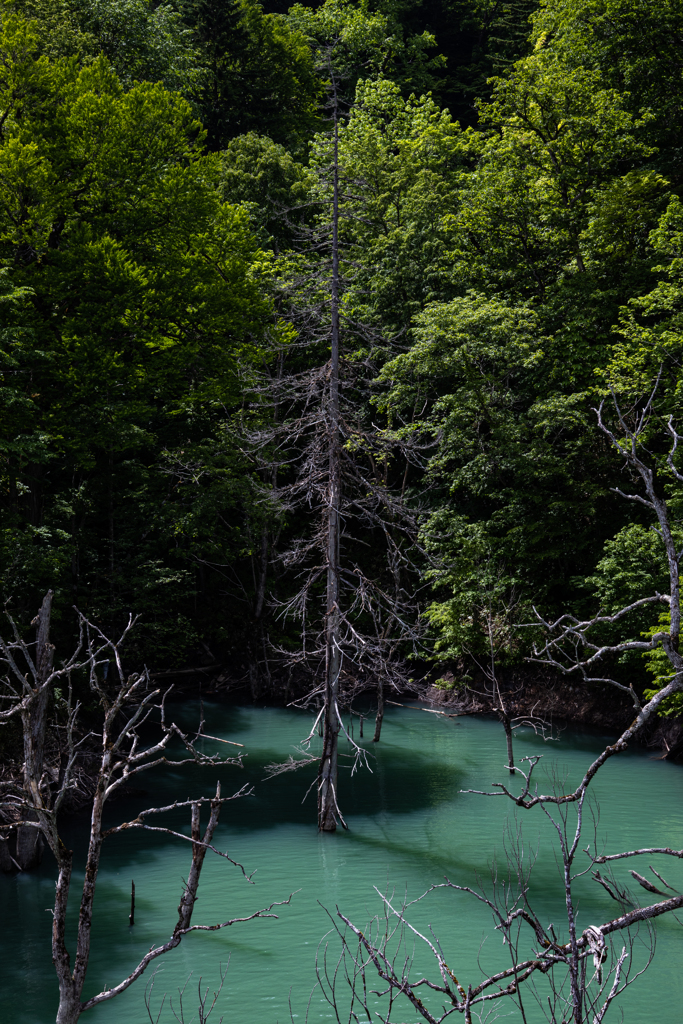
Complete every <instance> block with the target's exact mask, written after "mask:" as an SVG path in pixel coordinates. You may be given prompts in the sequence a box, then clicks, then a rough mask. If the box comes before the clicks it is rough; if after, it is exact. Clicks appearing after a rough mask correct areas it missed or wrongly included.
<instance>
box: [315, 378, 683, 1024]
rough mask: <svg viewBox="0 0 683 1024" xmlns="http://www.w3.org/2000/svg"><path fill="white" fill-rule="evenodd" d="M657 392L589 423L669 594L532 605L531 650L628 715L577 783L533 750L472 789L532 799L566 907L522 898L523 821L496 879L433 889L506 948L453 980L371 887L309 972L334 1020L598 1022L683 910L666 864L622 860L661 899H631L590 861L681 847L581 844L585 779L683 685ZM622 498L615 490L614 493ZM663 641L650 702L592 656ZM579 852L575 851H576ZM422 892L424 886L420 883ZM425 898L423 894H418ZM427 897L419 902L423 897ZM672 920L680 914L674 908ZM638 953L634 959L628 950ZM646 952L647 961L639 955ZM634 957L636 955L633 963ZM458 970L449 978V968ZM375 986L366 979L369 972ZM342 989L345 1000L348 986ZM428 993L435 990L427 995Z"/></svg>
mask: <svg viewBox="0 0 683 1024" xmlns="http://www.w3.org/2000/svg"><path fill="white" fill-rule="evenodd" d="M656 392H657V388H656V387H655V389H654V390H653V392H652V394H651V395H650V396H649V397H648V398H647V399H646V400H645V401H644V402H643V403H642V404H641V405H639V406H636V407H634V408H633V409H631V410H630V411H629V413H624V412H623V411H622V409H621V408H620V405H619V403H618V401H617V398H616V396H613V397H614V409H615V420H616V422H615V425H614V426H610V424H608V423H606V422H605V404H604V403H603V404H602V405H601V406H600V408H599V409H597V410H596V413H597V417H598V425H599V427H600V429H601V430H602V431H603V432H604V433H605V435H606V436H607V437H608V438H609V439H610V441H611V443H612V444H613V445H614V447H615V448H616V449H617V450H618V452H619V453H620V455H621V456H622V457H623V459H624V463H625V468H626V470H627V471H628V472H629V473H630V474H631V476H632V478H633V479H634V480H636V481H638V480H640V482H641V486H642V490H643V491H644V496H643V494H640V493H625V494H623V497H625V498H628V499H630V500H633V501H637V502H639V503H641V504H643V505H645V506H646V507H647V508H648V509H649V510H650V511H651V512H652V513H653V517H654V518H656V525H655V526H653V528H654V529H655V530H656V532H657V534H658V536H659V538H660V540H661V542H662V545H663V548H664V552H665V554H666V560H667V565H668V569H669V582H670V587H669V593H668V594H659V593H655V594H651V595H647V596H643V597H642V598H641V599H639V600H637V601H635V602H632V603H631V604H629V605H628V606H626V607H623V608H621V609H618V610H617V611H616V612H614V613H612V614H605V613H602V612H599V613H598V614H597V615H595V616H594V617H592V618H590V619H587V620H580V619H578V618H576V617H575V616H573V615H571V614H569V613H567V614H564V615H562V616H561V617H560V618H559V619H557V620H556V621H553V622H550V621H547V620H545V619H544V618H543V616H541V615H540V614H538V616H537V622H536V623H534V624H533V626H534V628H535V629H537V630H538V629H540V630H541V631H542V634H543V639H542V640H541V641H540V643H538V644H537V646H536V649H535V651H534V660H536V661H539V662H541V663H542V664H545V665H548V666H551V667H553V668H555V669H557V670H560V671H562V672H564V673H578V674H580V675H582V676H583V678H584V679H585V680H586V682H588V683H602V684H605V683H607V684H610V685H613V686H615V687H617V688H618V689H619V690H621V691H622V692H626V693H628V694H629V695H630V697H631V698H632V700H633V705H634V712H635V717H634V719H633V721H632V722H631V724H630V725H629V726H628V728H627V729H625V730H624V731H623V732H622V734H621V736H620V737H619V738H618V739H617V740H616V742H614V743H611V744H608V745H607V746H606V747H605V748H604V749H603V750H602V751H601V753H600V754H599V755H598V757H596V758H595V759H594V760H593V762H592V764H590V765H589V767H588V768H587V770H586V771H585V773H584V775H583V777H582V778H581V780H580V781H579V782H578V784H577V785H576V786H575V787H574V788H573V789H571V788H570V789H568V788H567V786H566V783H564V782H563V780H558V779H555V780H553V781H552V782H551V785H550V787H549V788H548V790H547V791H545V792H544V791H543V790H541V789H539V786H538V785H537V781H536V774H537V766H538V763H539V761H540V757H539V756H534V757H528V758H524V759H523V760H522V765H523V766H524V767H520V766H519V765H518V766H515V767H514V775H515V777H516V778H517V779H518V780H519V786H516V785H514V783H513V782H512V781H510V782H508V783H503V782H495V783H493V784H492V786H491V788H490V789H488V790H470V791H468V792H471V793H473V794H474V793H476V794H478V795H481V796H487V797H492V796H498V797H503V798H506V799H508V800H509V801H511V803H512V804H513V805H514V808H515V813H520V812H524V813H526V812H529V811H531V810H532V809H533V808H538V810H537V812H536V813H539V812H540V813H542V814H543V815H544V817H545V819H546V821H547V823H548V824H549V826H550V828H551V834H553V835H554V845H555V851H556V859H557V863H558V866H559V869H560V892H559V893H558V899H559V898H561V899H562V902H563V905H564V908H565V911H564V923H563V925H562V927H561V928H560V927H557V928H556V927H555V926H554V925H553V924H550V923H549V922H546V921H545V920H544V915H543V914H541V913H539V912H538V910H537V909H535V908H534V906H533V902H532V900H531V896H530V891H531V890H530V878H531V874H532V870H533V858H531V859H530V858H529V851H528V849H526V848H525V846H524V844H523V842H522V838H521V830H520V829H519V828H517V829H515V831H514V833H510V836H511V838H509V839H508V842H507V844H506V849H505V855H506V860H507V865H508V870H507V871H506V873H505V874H504V875H503V876H502V877H501V876H500V875H499V874H498V872H497V869H496V868H495V867H494V869H493V872H492V883H491V886H490V887H489V889H488V891H486V890H485V889H481V890H476V889H474V888H472V887H471V886H468V885H458V884H456V883H455V882H453V881H451V880H449V879H446V881H445V882H444V883H442V884H441V885H438V886H434V887H433V888H434V889H439V888H450V889H456V890H459V891H461V892H463V893H467V894H468V895H470V896H471V897H472V898H474V899H477V900H479V901H481V902H482V903H483V904H484V905H485V906H486V907H488V909H489V910H490V911H491V913H492V915H493V922H494V929H495V930H496V931H498V932H501V933H502V935H503V938H504V947H505V949H506V950H507V954H508V958H509V962H508V966H503V965H502V964H501V965H496V967H495V969H494V970H491V969H490V967H491V965H490V964H489V963H487V964H486V965H484V964H483V963H482V962H480V969H479V971H478V977H477V978H476V979H473V980H470V979H466V978H463V976H462V975H461V972H460V970H459V969H457V970H456V968H455V964H454V960H453V958H452V957H448V958H447V957H446V955H445V954H444V952H443V950H442V947H441V946H440V944H439V942H438V940H437V939H435V938H434V937H433V936H432V937H429V936H428V935H426V934H424V932H420V931H418V930H417V929H416V928H415V927H414V926H413V925H412V924H411V923H410V921H409V920H408V916H407V910H408V908H409V907H410V906H411V904H409V903H407V902H406V901H404V902H403V903H401V904H400V905H396V903H395V901H394V900H393V897H389V896H387V895H386V894H382V893H380V892H379V890H378V894H379V896H380V898H381V900H382V905H383V910H382V912H381V913H380V914H379V915H378V916H377V917H376V918H374V920H373V921H372V923H371V925H370V927H369V928H365V929H360V928H359V927H358V926H357V925H356V924H355V923H353V922H352V921H351V920H350V919H349V918H348V917H347V916H345V915H344V914H343V912H342V911H340V910H339V909H337V914H336V918H334V919H333V924H334V928H335V930H336V932H337V934H338V937H339V940H340V943H341V952H340V953H339V954H338V955H337V956H336V957H332V954H331V950H330V948H329V946H328V945H326V946H325V947H324V949H323V952H322V954H321V957H320V960H319V970H318V982H319V985H320V987H321V989H322V991H323V993H324V994H325V996H326V998H327V999H328V1001H329V1002H330V1003H331V1005H332V1006H334V1008H335V1011H336V1012H337V1013H338V1015H339V1018H340V1019H341V1018H342V1016H343V1017H344V1018H346V1019H348V1021H349V1022H351V1021H352V1020H360V1019H365V1020H370V1019H379V1020H381V1021H382V1022H383V1024H391V1022H393V1021H400V1020H403V1019H405V1013H406V1000H407V1001H408V1003H410V1004H411V1006H412V1011H410V1012H412V1013H414V1014H416V1015H417V1016H418V1017H419V1018H421V1019H423V1020H424V1021H426V1022H427V1024H441V1022H443V1021H444V1020H446V1018H448V1017H449V1016H451V1015H452V1014H454V1013H458V1014H461V1015H462V1016H463V1017H464V1019H465V1021H466V1022H467V1024H471V1022H472V1021H473V1020H479V1021H485V1020H493V1019H496V1017H497V1016H499V1015H500V1014H502V1013H505V1012H508V1011H506V1010H505V1003H506V1002H507V1003H508V1004H509V1003H510V1002H512V1003H514V1004H515V1005H516V1007H517V1010H518V1012H519V1013H520V1015H521V1019H522V1020H523V1021H525V1022H526V1021H527V1020H528V1019H529V1017H528V1009H527V1007H528V1006H529V1005H530V1004H531V1002H535V1003H536V1004H537V1006H538V1007H540V1009H541V1010H542V1011H543V1013H544V1015H545V1017H546V1018H547V1020H548V1021H550V1022H552V1024H602V1022H603V1021H604V1020H605V1018H606V1017H607V1014H608V1013H609V1011H610V1010H611V1008H613V1006H614V1004H615V1000H617V999H618V997H619V996H620V995H622V994H623V992H624V991H625V989H626V988H627V987H628V985H630V984H631V983H632V982H633V981H635V980H636V979H637V977H638V976H639V975H640V974H641V973H642V972H643V971H644V970H645V969H646V968H647V966H648V964H649V963H650V961H651V959H652V956H653V954H654V933H653V931H652V922H653V921H654V920H656V919H657V918H659V917H661V916H663V915H668V914H672V913H675V912H676V911H680V910H683V895H682V894H681V893H680V892H679V891H678V890H677V889H676V888H675V887H674V886H672V885H670V884H669V882H668V881H667V880H666V879H665V877H664V875H663V874H662V870H663V869H660V870H658V869H657V868H656V867H655V866H654V865H652V864H650V865H649V872H650V874H651V876H652V878H651V879H650V878H648V877H646V876H645V875H643V874H641V873H639V872H638V871H635V870H631V872H630V873H631V877H632V878H633V880H634V881H635V882H636V883H637V884H638V885H639V886H640V888H641V889H642V890H644V891H645V892H646V893H647V894H648V895H657V896H661V897H664V898H663V899H660V900H659V901H657V902H651V903H650V902H648V903H646V904H645V905H639V901H638V900H637V899H636V897H635V896H634V895H633V894H632V893H630V892H629V891H628V890H627V889H626V887H625V886H624V885H623V884H622V883H620V882H619V881H618V880H617V879H616V878H615V877H614V875H612V874H611V872H610V871H609V868H608V869H607V873H606V874H601V872H600V870H599V868H600V867H602V866H604V865H611V864H612V863H614V862H615V861H621V860H624V859H627V858H633V857H648V858H652V857H656V856H659V857H662V856H663V857H672V858H674V859H677V860H680V859H683V850H676V849H673V848H671V847H667V846H653V845H643V847H641V848H638V849H633V850H627V851H622V852H615V853H605V852H602V851H601V850H600V849H599V845H598V840H597V831H596V833H595V840H594V842H593V843H592V844H591V843H588V844H587V845H582V843H585V839H584V838H583V834H584V831H585V822H584V818H585V812H586V809H587V806H588V804H587V799H588V796H589V792H590V786H591V783H592V782H593V780H594V779H595V777H596V775H597V773H598V772H599V771H600V769H601V768H602V766H603V765H604V764H605V763H606V762H607V761H608V760H609V759H610V758H612V757H614V756H615V755H616V754H619V753H620V752H622V751H623V750H625V749H626V748H627V746H628V745H629V743H631V741H632V740H633V739H634V738H635V737H636V736H637V734H638V733H639V731H640V730H641V729H642V728H643V726H645V725H646V724H647V723H648V722H649V721H651V720H652V718H653V717H654V716H655V715H656V713H657V711H658V710H659V709H660V708H661V706H662V704H663V702H665V701H666V700H667V699H668V698H670V697H672V696H674V695H675V694H677V693H680V692H681V691H683V658H682V657H681V655H680V653H679V634H680V593H679V561H680V558H681V555H682V554H683V551H679V550H677V548H676V545H675V542H674V537H673V530H672V527H671V522H670V517H669V509H668V505H667V499H666V494H665V491H664V488H665V486H666V483H667V476H668V482H670V481H672V480H673V481H675V482H677V483H681V482H683V474H681V473H680V471H679V470H678V468H677V467H676V465H675V456H676V452H677V448H678V445H679V442H680V440H681V436H680V435H679V434H678V432H677V431H676V429H675V427H674V425H673V423H672V421H671V420H668V421H666V422H665V427H664V429H665V432H666V436H668V438H669V440H670V443H669V447H668V451H667V452H666V454H665V455H664V456H661V455H660V456H657V455H656V454H655V455H653V454H652V452H651V451H649V450H648V447H647V443H648V441H649V439H650V438H652V437H653V434H654V435H655V441H657V440H661V436H662V431H659V438H657V436H656V434H657V432H656V430H653V423H654V425H655V426H656V419H655V413H654V409H653V403H654V400H655V397H656ZM619 493H620V494H622V492H621V491H619ZM658 603H661V604H664V605H666V606H668V608H669V612H670V625H669V628H668V629H666V628H662V629H661V630H657V631H655V632H654V633H653V635H652V636H651V637H647V638H645V639H633V638H631V637H628V636H627V637H626V638H624V639H623V640H620V641H616V642H615V641H614V640H613V639H608V640H605V639H604V638H603V637H600V635H599V634H600V631H601V630H602V629H604V627H605V626H607V625H609V626H610V627H614V626H618V625H620V624H622V623H627V622H628V615H629V613H630V612H632V611H634V610H636V609H639V608H642V607H644V606H646V605H648V604H658ZM657 649H660V650H662V651H663V652H664V653H665V655H666V658H667V659H668V662H669V666H670V672H669V674H668V676H666V677H665V678H663V679H660V689H659V690H658V691H656V692H654V694H651V695H650V697H649V699H647V698H641V697H640V696H639V695H638V693H637V692H636V691H635V688H634V687H633V686H631V685H629V684H627V683H624V682H622V681H620V680H618V679H614V678H612V677H611V675H610V674H608V673H603V672H600V671H599V669H598V666H599V663H600V661H601V659H604V658H607V657H608V656H611V655H615V654H619V653H622V652H625V651H632V650H635V651H639V652H643V653H645V652H649V651H654V650H657ZM584 858H585V859H584ZM586 875H590V876H591V877H592V878H593V880H594V881H595V882H596V883H597V884H598V885H599V886H601V888H602V890H603V892H605V893H606V894H607V895H608V896H609V897H610V899H611V900H613V901H614V902H616V904H617V905H618V908H619V913H618V914H617V915H616V916H611V917H609V918H608V919H606V920H604V921H603V922H602V923H600V924H591V925H590V926H588V927H586V928H579V926H578V923H577V893H576V886H577V882H578V880H579V879H581V878H582V877H584V876H586ZM429 891H432V890H429ZM425 895H426V894H425ZM423 898H424V896H422V897H420V898H419V899H423ZM677 920H678V918H677ZM410 942H412V943H413V944H414V943H420V944H423V945H424V946H425V947H426V949H427V950H428V951H429V952H430V953H431V954H432V957H433V959H434V962H435V976H434V977H433V978H429V977H426V976H422V975H421V974H419V973H418V972H416V971H415V969H414V963H413V960H414V950H413V951H412V952H411V949H410ZM639 946H640V947H641V948H640V955H638V956H634V953H635V952H636V950H637V948H638V947H639ZM643 949H644V954H645V955H644V957H642V956H641V955H642V952H643ZM636 961H638V962H636ZM456 974H457V976H456ZM377 978H379V979H380V981H381V984H382V987H381V989H380V990H377V989H373V984H376V979H377ZM349 993H350V996H349ZM425 993H432V994H433V996H432V998H431V999H430V998H426V997H425Z"/></svg>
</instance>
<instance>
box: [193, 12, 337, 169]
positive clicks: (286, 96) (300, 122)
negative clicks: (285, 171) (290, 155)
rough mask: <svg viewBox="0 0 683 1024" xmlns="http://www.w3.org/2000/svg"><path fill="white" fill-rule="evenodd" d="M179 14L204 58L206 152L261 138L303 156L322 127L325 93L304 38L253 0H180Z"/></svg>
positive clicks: (288, 23) (202, 100) (202, 95)
mask: <svg viewBox="0 0 683 1024" xmlns="http://www.w3.org/2000/svg"><path fill="white" fill-rule="evenodd" d="M181 11H182V15H183V18H184V21H185V23H186V24H187V25H188V26H189V27H190V28H191V29H192V33H193V38H194V39H195V40H196V42H197V45H198V46H199V48H200V51H201V54H202V62H203V65H204V74H203V77H202V85H201V94H200V97H199V104H200V110H201V116H202V120H203V123H204V125H205V126H206V129H207V133H208V144H209V147H210V148H211V149H214V150H218V149H222V148H224V147H225V146H226V144H227V143H228V142H229V140H230V139H233V138H235V137H236V136H238V135H242V134H246V133H248V132H256V133H257V134H260V135H268V136H269V137H270V138H272V139H273V140H274V141H275V142H277V143H280V144H282V145H284V146H286V147H287V148H288V149H290V150H292V151H301V150H302V148H303V147H304V146H305V143H306V140H307V139H308V138H309V137H310V135H311V133H312V131H313V130H314V129H315V127H316V125H317V101H318V98H319V96H320V90H321V83H320V80H319V78H318V76H317V75H316V72H315V68H314V64H313V58H312V54H311V50H310V48H309V46H308V43H307V41H306V39H305V37H304V36H303V34H302V33H301V32H300V31H298V30H297V28H296V26H293V25H292V24H291V23H290V21H289V20H288V19H286V18H284V17H283V16H282V15H280V14H264V12H263V9H262V7H261V5H260V4H258V3H257V2H256V0H229V2H224V0H181Z"/></svg>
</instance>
